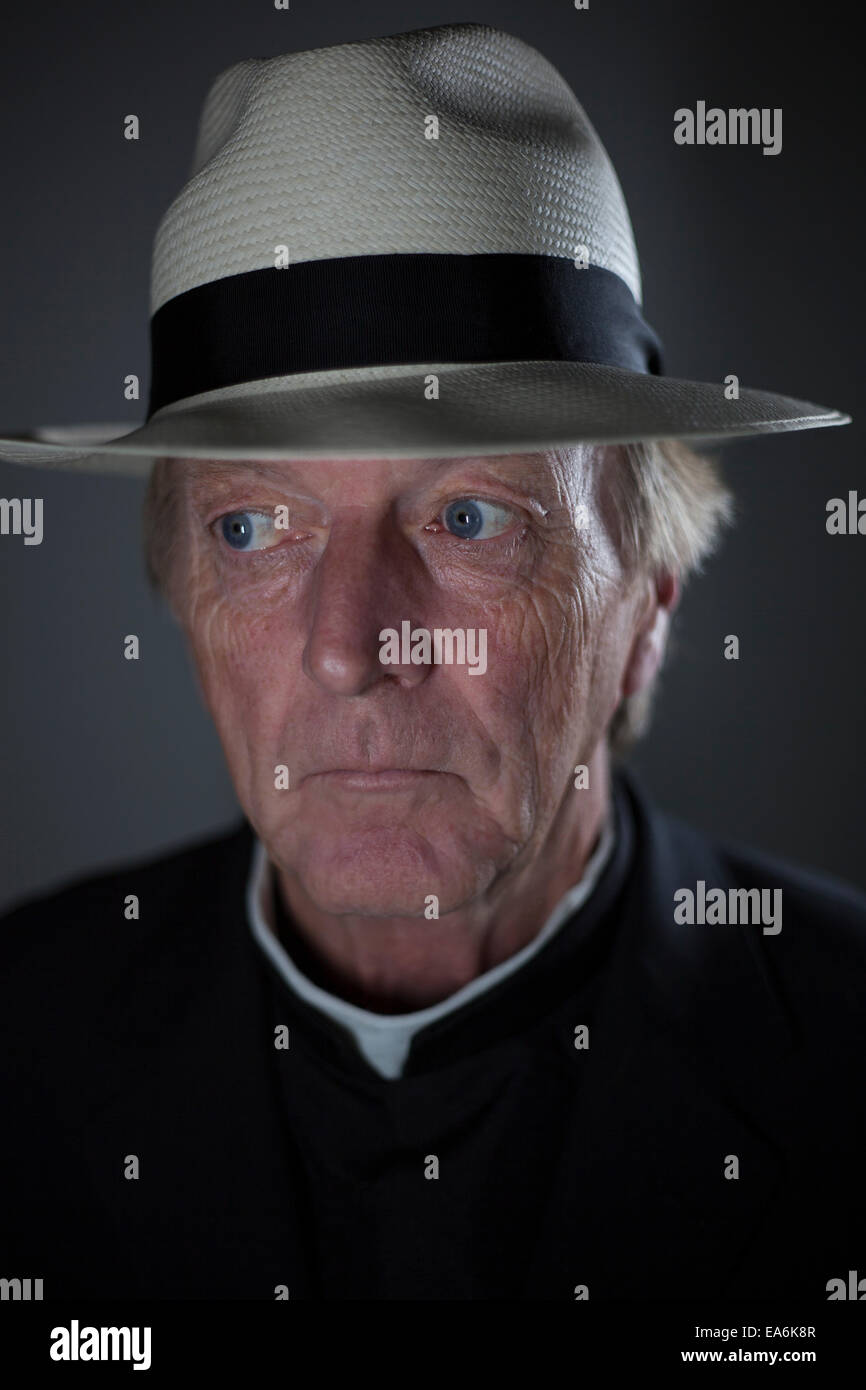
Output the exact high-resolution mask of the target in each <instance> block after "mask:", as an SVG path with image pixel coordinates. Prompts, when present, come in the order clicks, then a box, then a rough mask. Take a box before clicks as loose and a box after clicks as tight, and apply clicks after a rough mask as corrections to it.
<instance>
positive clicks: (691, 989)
mask: <svg viewBox="0 0 866 1390" xmlns="http://www.w3.org/2000/svg"><path fill="white" fill-rule="evenodd" d="M635 812H636V816H637V819H638V833H637V836H636V840H637V846H638V848H637V853H636V862H635V872H634V873H633V874H632V875H630V877H629V882H628V887H627V889H626V893H625V894H624V897H623V900H622V903H621V907H620V909H619V910H620V913H621V929H620V932H619V936H618V941H617V946H616V949H615V954H614V958H613V960H612V962H611V964H610V967H609V969H608V973H607V977H606V982H605V986H604V989H603V992H602V995H601V998H600V1002H599V1005H598V1010H597V1013H596V1015H595V1018H594V1022H593V1026H592V1029H591V1037H590V1048H589V1049H588V1050H587V1052H586V1053H585V1054H580V1053H574V1054H573V1055H572V1056H571V1057H570V1058H569V1060H568V1065H569V1066H570V1067H572V1068H573V1067H574V1066H575V1064H576V1065H577V1066H580V1067H583V1071H582V1073H581V1075H580V1076H579V1078H578V1080H577V1083H576V1085H577V1099H576V1102H575V1104H574V1106H573V1109H572V1115H571V1118H570V1122H569V1125H568V1129H567V1135H566V1139H565V1142H564V1145H563V1150H562V1154H561V1157H560V1161H559V1164H558V1171H557V1175H556V1178H555V1181H554V1183H553V1185H552V1188H551V1195H550V1199H549V1202H548V1204H547V1208H546V1212H545V1215H544V1218H543V1220H542V1223H541V1225H540V1228H539V1236H538V1242H537V1245H536V1248H535V1252H534V1256H533V1260H532V1263H531V1266H530V1271H529V1277H528V1280H527V1285H526V1293H527V1295H528V1296H529V1297H541V1298H567V1299H573V1298H574V1297H575V1292H574V1290H575V1288H576V1286H578V1285H586V1286H587V1289H588V1296H589V1297H590V1298H648V1297H649V1298H708V1297H715V1296H721V1295H723V1294H724V1293H725V1291H726V1290H731V1289H732V1287H736V1286H739V1278H740V1275H739V1271H740V1269H741V1266H742V1263H743V1261H744V1259H746V1258H747V1256H748V1252H749V1248H750V1245H751V1243H752V1242H753V1240H754V1239H755V1237H756V1235H757V1234H758V1231H759V1227H760V1225H761V1221H762V1218H763V1217H764V1216H765V1214H766V1213H767V1211H768V1209H769V1207H770V1204H771V1203H772V1199H773V1195H774V1193H775V1192H778V1191H779V1189H780V1186H781V1183H782V1180H783V1178H784V1173H785V1160H784V1156H783V1154H782V1152H781V1151H780V1148H779V1147H778V1143H777V1142H774V1137H773V1136H774V1134H777V1132H778V1129H779V1128H780V1125H779V1124H778V1123H777V1122H776V1117H775V1115H774V1103H777V1104H778V1105H779V1107H780V1108H781V1107H782V1106H783V1104H784V1093H785V1090H786V1087H785V1085H784V1084H783V1083H784V1080H785V1077H786V1076H787V1075H789V1074H790V1060H789V1059H790V1055H791V1052H792V1050H793V1049H794V1047H795V1041H794V1037H793V1033H792V1031H791V1029H790V1027H789V1025H788V1022H787V1020H786V1018H785V1015H784V1012H783V1010H782V1008H781V1005H780V1003H779V1001H778V999H777V997H776V994H775V992H774V991H773V989H772V986H771V984H770V982H769V976H768V974H767V972H766V970H765V968H764V963H763V951H762V949H761V944H760V943H761V937H760V935H759V934H760V930H761V929H760V927H754V926H721V925H719V926H709V925H707V926H679V925H676V924H675V923H674V920H673V909H674V897H673V894H674V892H675V890H676V889H677V888H681V887H687V886H688V885H689V884H691V885H692V886H694V883H695V882H696V880H697V879H698V878H703V879H705V880H706V881H707V882H708V883H713V884H714V885H718V886H726V885H727V883H728V882H729V880H730V875H729V873H728V872H727V871H726V870H725V868H724V867H723V865H722V864H721V863H720V862H718V861H715V860H714V861H712V862H708V855H707V846H706V841H700V842H699V841H698V839H697V837H696V836H693V834H692V832H690V831H688V830H687V828H686V827H679V826H678V825H676V823H671V822H666V821H665V820H664V819H663V818H662V817H661V816H660V815H658V814H657V813H652V812H649V813H647V812H646V811H645V810H644V809H643V807H641V806H640V804H639V803H638V805H637V806H636V808H635ZM756 933H758V935H757V936H756ZM576 1059H579V1060H577V1061H576ZM786 1059H788V1065H787V1066H786ZM564 1061H565V1059H563V1062H564ZM774 1097H775V1098H777V1100H776V1102H774ZM729 1155H733V1156H736V1158H737V1159H738V1161H739V1177H738V1178H737V1179H733V1178H726V1177H725V1175H724V1174H725V1166H726V1163H727V1162H728V1156H729ZM732 1281H733V1284H732Z"/></svg>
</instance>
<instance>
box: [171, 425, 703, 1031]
mask: <svg viewBox="0 0 866 1390" xmlns="http://www.w3.org/2000/svg"><path fill="white" fill-rule="evenodd" d="M617 466H618V459H617V456H616V451H613V450H603V449H598V448H595V449H593V448H591V447H588V446H587V447H584V448H583V449H580V450H576V451H573V453H572V455H571V456H570V457H568V456H566V457H563V458H560V457H558V456H556V455H553V454H549V455H542V454H537V455H522V456H521V455H512V456H508V457H488V458H477V459H474V460H469V459H440V460H418V459H410V460H398V461H394V460H381V461H380V460H376V461H373V462H371V461H369V460H364V461H346V460H333V461H332V460H329V461H326V462H323V461H321V460H311V461H307V462H302V463H289V462H279V463H257V464H248V463H218V462H215V461H211V460H206V461H193V460H184V461H181V462H179V463H178V464H176V465H175V467H177V468H179V469H180V470H182V471H181V473H180V475H179V486H180V495H181V505H182V515H181V517H180V518H179V520H180V531H179V546H178V550H177V555H178V559H177V566H178V568H176V570H175V577H176V579H178V583H177V586H176V590H175V593H176V595H179V597H177V598H176V601H175V610H176V612H177V616H178V618H179V620H180V621H181V623H182V625H183V627H184V629H185V631H186V634H187V637H188V640H189V643H190V646H191V650H192V654H193V657H194V662H195V667H196V670H197V672H198V676H199V680H200V683H201V687H202V691H203V694H204V698H205V701H206V704H207V706H208V708H209V710H210V713H211V715H212V717H213V719H214V721H215V724H216V727H217V730H218V732H219V735H220V738H221V741H222V744H223V748H224V750H225V754H226V758H227V760H228V766H229V770H230V772H231V776H232V779H233V781H234V785H235V788H236V790H237V794H238V796H239V799H240V802H241V805H242V806H243V809H244V811H245V812H246V814H247V816H248V818H249V820H250V822H251V824H252V825H253V827H254V828H255V830H256V831H257V833H258V835H259V836H260V838H261V839H262V841H263V842H264V844H265V846H266V848H267V850H268V853H269V856H270V858H271V861H272V862H273V864H274V865H275V866H276V869H277V876H278V883H279V891H280V892H281V894H282V897H283V900H284V903H285V905H286V907H287V908H288V910H289V912H290V913H291V915H292V917H293V919H294V921H295V923H296V925H297V928H298V930H299V931H300V932H301V934H302V935H303V937H304V939H305V941H306V943H307V945H308V946H309V947H311V949H312V950H313V952H314V954H315V957H316V959H317V961H318V962H319V963H320V966H321V981H320V982H322V983H325V984H326V985H327V987H329V988H331V989H332V990H333V991H334V992H336V993H340V994H342V995H343V997H345V998H348V999H350V1000H352V1001H353V1002H355V1003H358V1004H360V1005H362V1006H364V1007H367V1008H373V1009H376V1010H378V1011H381V1012H403V1011H407V1010H411V1009H417V1008H421V1007H424V1006H425V1005H428V1004H431V1003H434V1002H436V1001H437V1000H439V999H442V998H445V997H447V995H449V994H450V993H453V991H454V990H456V989H458V988H460V987H461V986H462V985H464V984H466V983H467V982H468V981H469V980H471V979H473V978H474V977H475V976H477V975H478V974H480V973H482V972H483V971H485V970H488V969H490V968H491V967H492V966H494V965H495V964H497V963H498V962H500V961H501V960H504V959H506V958H507V957H508V956H510V955H511V954H513V953H514V952H515V951H516V950H519V949H520V948H521V947H522V946H524V945H525V944H526V943H527V942H528V941H529V940H531V939H532V937H533V936H534V935H535V934H536V933H537V932H538V931H539V930H540V929H541V927H542V925H543V923H544V921H545V919H546V917H547V915H548V914H549V912H550V911H551V910H552V908H553V907H554V906H555V904H556V902H557V901H558V899H559V898H560V897H561V895H562V894H563V892H565V890H566V889H567V888H568V887H569V886H571V885H572V884H573V883H575V882H577V881H578V879H579V878H580V876H581V873H582V870H583V866H584V865H585V863H586V860H587V858H588V857H589V855H590V853H591V851H592V849H593V847H594V845H595V843H596V841H597V838H598V834H599V831H600V828H601V825H602V822H603V818H604V817H605V815H606V814H607V811H608V806H609V786H608V765H607V754H606V747H605V731H606V729H607V727H608V724H609V722H610V720H611V717H612V715H613V714H614V711H615V710H616V708H617V706H618V704H619V702H620V700H621V699H622V698H623V697H624V696H625V695H628V694H632V693H635V692H636V691H638V690H640V689H641V688H643V686H645V685H646V684H647V683H648V682H649V681H650V680H651V679H652V677H653V675H654V674H655V671H656V669H657V666H658V664H659V661H660V659H661V656H662V652H663V647H664V642H665V637H666V630H667V620H668V616H669V613H670V610H671V608H672V607H673V605H674V603H675V601H676V594H677V584H676V579H675V577H674V576H670V575H661V576H656V577H654V578H653V579H649V578H648V577H647V576H646V575H640V574H639V573H637V572H630V571H628V570H627V569H626V568H625V567H624V564H623V562H622V560H621V558H620V555H619V546H618V528H617V524H616V520H617V519H616V515H615V511H614V504H613V501H612V499H611V496H610V490H609V486H608V480H609V476H610V472H609V470H610V469H611V468H613V467H617ZM461 498H471V499H479V500H480V501H481V502H482V503H484V504H486V505H485V506H483V507H482V508H481V512H482V514H483V516H484V528H483V530H484V534H483V535H480V536H479V537H478V538H476V539H466V538H463V537H461V536H457V535H454V534H452V532H451V530H449V529H447V527H446V525H445V524H444V521H443V512H444V509H445V508H446V506H447V505H448V504H449V503H451V502H453V501H455V500H458V499H461ZM281 504H282V505H286V506H288V509H289V523H290V524H289V528H288V530H278V529H275V527H274V515H275V513H274V509H275V507H277V506H279V505H281ZM236 512H246V513H250V512H254V513H257V514H261V515H260V516H259V517H258V520H257V521H255V522H254V525H255V526H256V527H258V530H257V533H256V536H257V540H260V541H261V542H262V544H261V548H258V549H255V550H245V551H238V550H233V549H232V547H231V546H230V544H229V543H228V541H227V540H226V539H225V537H224V535H223V533H222V525H221V519H222V518H223V517H225V516H226V515H227V514H229V513H236ZM404 619H408V620H410V621H411V623H412V626H413V627H416V628H417V627H426V628H429V629H433V628H436V627H449V628H457V627H463V628H467V629H469V628H475V629H478V628H485V629H486V630H487V670H486V672H485V673H484V674H476V675H472V674H470V672H469V670H468V668H467V667H466V666H458V665H444V664H443V665H438V666H437V665H427V666H418V665H405V666H402V665H383V664H382V662H381V660H380V646H381V643H380V639H379V633H380V631H381V630H382V629H384V628H388V627H391V628H396V629H397V630H398V631H399V630H400V625H401V622H402V621H403V620H404ZM580 763H583V764H586V765H587V766H588V768H589V780H590V785H589V789H586V790H575V788H574V785H573V780H574V768H575V766H576V765H577V764H580ZM279 764H284V765H286V767H287V768H288V770H289V788H288V789H280V790H277V789H276V788H275V785H274V783H275V767H276V766H277V765H279ZM365 769H366V770H368V771H373V772H378V773H381V772H382V771H383V770H385V769H404V770H406V769H408V770H412V771H414V773H415V775H414V776H405V775H404V776H403V777H402V778H395V777H393V776H391V777H390V778H387V777H383V776H379V777H378V778H371V779H370V780H368V781H367V782H366V783H361V782H359V781H358V780H357V779H356V780H355V781H352V780H351V778H350V777H349V776H347V775H346V770H355V771H356V772H358V771H361V772H363V770H365ZM340 770H343V771H342V773H341V772H340ZM431 894H435V895H436V897H437V898H438V900H439V918H438V920H430V919H428V918H427V917H425V916H424V910H425V901H426V899H427V898H428V895H431Z"/></svg>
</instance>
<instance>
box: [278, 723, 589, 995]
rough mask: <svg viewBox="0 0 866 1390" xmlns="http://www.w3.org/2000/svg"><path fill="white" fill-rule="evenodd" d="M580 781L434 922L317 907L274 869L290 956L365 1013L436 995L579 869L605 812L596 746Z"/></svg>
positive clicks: (487, 965) (551, 902) (549, 905)
mask: <svg viewBox="0 0 866 1390" xmlns="http://www.w3.org/2000/svg"><path fill="white" fill-rule="evenodd" d="M589 781H590V785H589V787H587V788H586V789H584V790H581V791H575V790H574V789H573V788H572V787H571V786H570V785H569V787H568V789H567V791H566V793H565V795H564V797H563V798H562V801H561V802H560V804H559V806H558V808H557V810H556V813H555V815H554V817H553V819H552V821H551V823H550V826H549V828H548V833H547V835H546V837H545V839H544V841H543V843H542V845H541V846H540V848H539V850H538V851H537V853H536V854H535V855H534V856H531V858H530V859H529V860H528V861H527V862H524V863H522V864H521V867H519V868H518V869H515V870H510V871H508V872H506V873H505V874H503V875H502V876H501V877H500V878H499V879H498V880H497V881H495V882H494V883H493V884H492V885H491V886H490V888H489V889H488V891H487V892H486V893H485V894H484V895H483V897H482V898H480V899H478V900H477V901H476V902H474V903H472V904H470V905H468V906H467V907H465V908H463V909H460V910H458V911H455V912H449V913H448V914H447V915H446V916H444V917H442V918H441V919H438V920H433V921H428V920H426V919H424V920H423V922H419V919H418V917H417V916H411V917H394V916H388V917H369V916H360V915H358V916H353V915H351V914H348V915H340V916H334V915H332V914H330V913H323V912H321V911H319V909H318V908H317V907H316V905H315V904H314V903H313V902H312V901H311V900H310V899H309V898H308V897H307V896H306V894H305V893H304V892H303V891H302V889H301V888H300V886H299V884H298V881H297V879H296V878H295V877H294V876H290V875H287V874H285V873H283V872H280V871H277V872H276V891H277V892H278V893H279V895H280V899H281V902H282V906H283V908H284V910H285V912H286V915H287V916H288V917H289V919H290V920H291V922H292V926H293V928H294V933H295V939H293V941H292V954H293V955H294V956H295V957H296V959H297V963H298V964H299V965H300V966H301V968H302V969H303V970H304V972H305V973H306V974H308V975H309V976H310V977H311V978H312V979H313V981H314V982H315V983H316V984H318V985H319V986H320V987H321V988H323V989H326V990H328V991H329V992H330V993H332V994H336V995H339V996H340V997H341V998H343V999H345V1000H347V1001H348V1002H349V1003H351V1004H356V1005H358V1006H359V1007H360V1008H364V1009H369V1010H371V1011H372V1012H375V1013H382V1014H395V1013H410V1012H413V1011H415V1010H417V1009H423V1008H427V1007H429V1006H430V1005H432V1004H436V1003H439V1002H440V1001H441V1000H443V999H447V998H448V997H449V995H451V994H454V993H455V992H456V991H457V990H458V989H461V988H462V987H463V986H464V985H467V984H469V982H470V981H471V980H474V979H476V978H477V977H478V976H479V975H482V974H484V973H485V971H487V970H492V969H493V967H494V966H496V965H499V964H500V963H501V962H502V961H504V960H507V959H508V958H509V957H510V956H512V955H514V954H515V953H516V952H517V951H520V950H522V949H523V947H524V946H527V945H528V944H529V942H531V941H532V940H534V938H535V937H536V936H537V935H538V933H539V932H540V931H541V929H542V927H543V926H544V923H545V922H546V921H547V919H548V917H549V916H550V914H551V912H552V911H553V909H554V908H555V907H556V905H557V903H558V902H559V901H560V899H561V898H562V897H563V895H564V894H565V893H566V892H567V891H568V889H569V888H571V887H573V886H574V885H575V884H576V883H579V882H580V879H581V878H582V877H583V873H584V870H585V868H586V865H587V862H588V860H589V859H590V857H591V855H592V853H593V850H594V849H595V848H596V846H597V844H598V840H599V835H600V833H601V829H602V826H603V825H604V822H605V819H606V818H607V816H608V815H609V814H610V778H609V766H608V760H607V752H606V749H604V748H601V749H599V750H598V752H597V754H596V756H595V758H594V760H593V761H592V762H591V763H590V764H589Z"/></svg>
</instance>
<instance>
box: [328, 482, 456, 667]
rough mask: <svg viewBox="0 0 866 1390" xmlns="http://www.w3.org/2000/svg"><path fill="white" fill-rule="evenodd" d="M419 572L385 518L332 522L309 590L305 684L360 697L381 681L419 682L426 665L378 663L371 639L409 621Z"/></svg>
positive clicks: (357, 516) (354, 516)
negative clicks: (404, 621) (306, 679)
mask: <svg viewBox="0 0 866 1390" xmlns="http://www.w3.org/2000/svg"><path fill="white" fill-rule="evenodd" d="M419 567H420V560H419V557H418V556H417V554H416V552H415V550H414V549H413V547H412V546H411V544H410V543H409V542H408V541H407V540H406V538H405V537H404V536H402V535H401V534H400V533H399V530H398V528H397V527H396V526H395V525H394V523H393V521H392V520H390V519H388V518H385V519H384V520H381V519H374V518H369V517H365V516H363V515H362V514H361V509H357V511H355V512H353V513H351V514H349V515H343V516H341V517H340V518H339V520H337V521H335V522H334V524H333V525H332V527H331V530H330V533H329V535H328V539H327V542H326V545H325V548H324V550H323V552H322V554H321V555H320V557H319V559H318V562H317V564H316V569H315V573H314V576H313V579H312V584H311V590H310V609H309V615H308V625H309V626H308V635H307V641H306V644H305V647H304V656H303V669H304V672H305V674H306V675H307V676H308V677H309V678H310V680H312V681H315V683H316V684H317V685H318V686H319V687H320V688H321V689H322V690H326V691H328V692H329V693H330V694H334V695H361V694H363V693H364V691H366V690H369V689H370V688H371V687H372V686H374V685H376V684H378V683H379V682H381V681H383V680H397V681H399V682H400V684H402V685H406V686H412V685H418V684H419V683H420V682H421V681H422V680H424V679H425V678H426V677H427V675H428V674H429V668H428V667H426V666H416V665H398V664H395V663H393V662H392V663H388V664H383V663H382V661H381V660H380V656H379V653H380V650H381V648H382V640H381V639H380V637H379V633H380V632H381V631H382V630H383V629H384V628H388V627H390V628H396V629H397V631H398V632H399V631H400V624H401V621H403V620H404V619H406V618H409V619H413V618H417V612H418V608H419V602H418V600H419V597H420V594H419V587H420V585H419ZM413 592H414V594H415V599H414V601H413ZM412 608H414V610H415V612H414V613H413V612H412V611H410V609H412Z"/></svg>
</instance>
